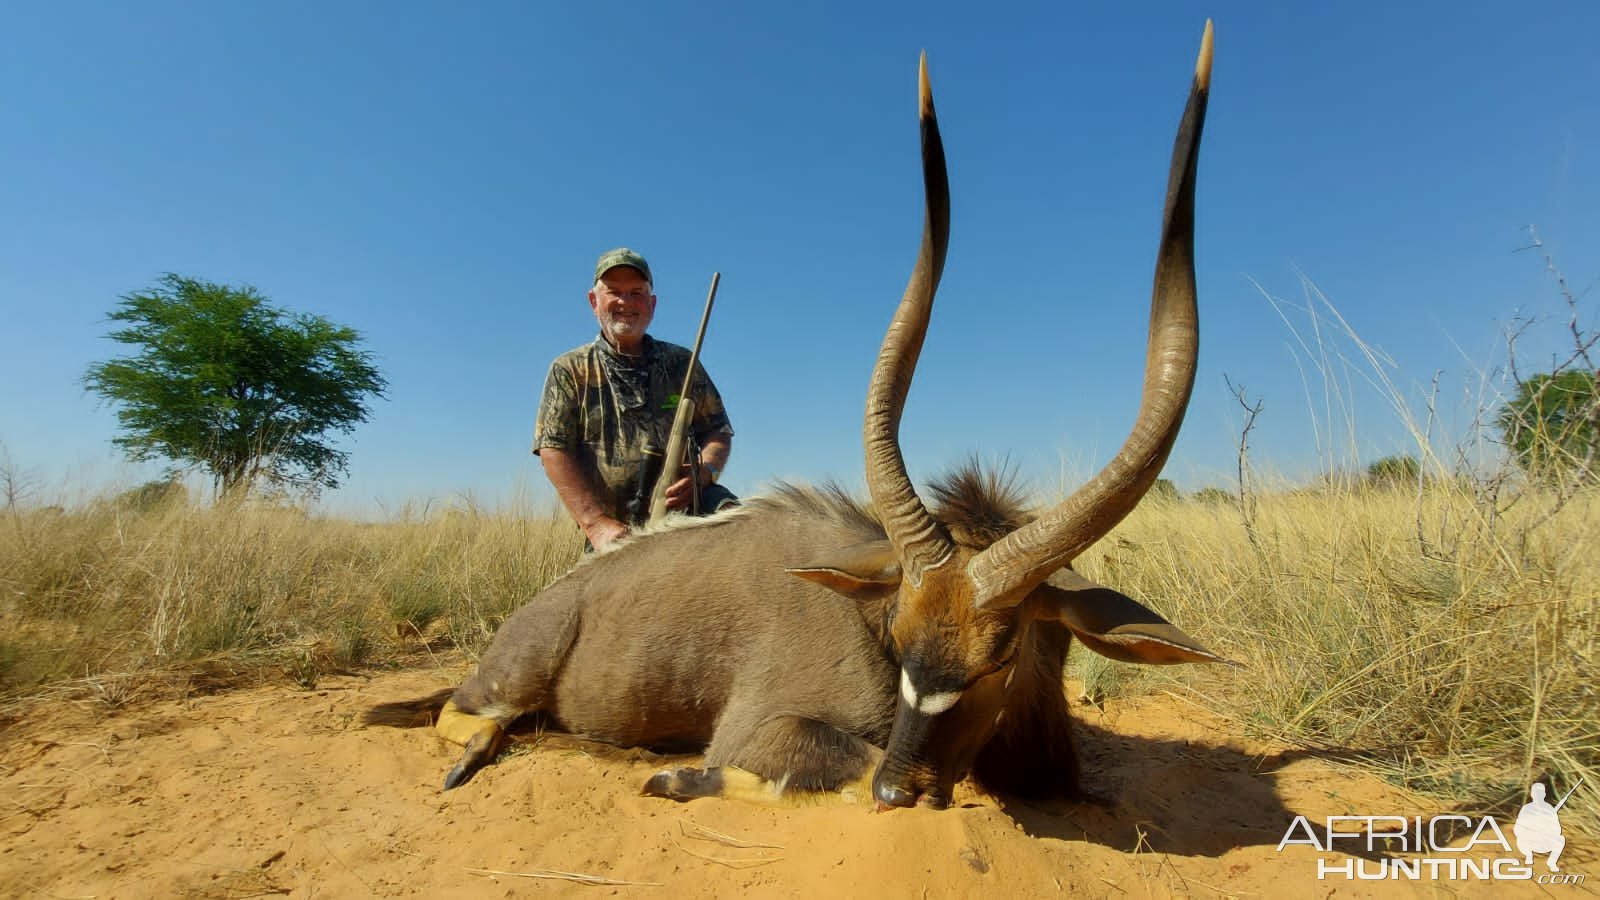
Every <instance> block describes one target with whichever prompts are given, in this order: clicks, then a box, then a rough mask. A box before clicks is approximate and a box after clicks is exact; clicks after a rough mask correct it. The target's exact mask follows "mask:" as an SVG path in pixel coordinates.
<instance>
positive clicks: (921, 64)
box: [917, 50, 933, 119]
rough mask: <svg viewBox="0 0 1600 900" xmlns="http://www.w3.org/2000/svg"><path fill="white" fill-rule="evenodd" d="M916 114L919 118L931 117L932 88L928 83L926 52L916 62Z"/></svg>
mask: <svg viewBox="0 0 1600 900" xmlns="http://www.w3.org/2000/svg"><path fill="white" fill-rule="evenodd" d="M917 114H918V116H920V117H921V118H924V119H926V118H930V117H931V116H932V115H933V87H932V86H931V85H930V84H929V83H928V51H926V50H924V51H922V58H921V59H919V60H918V61H917Z"/></svg>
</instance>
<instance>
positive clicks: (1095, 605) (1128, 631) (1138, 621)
mask: <svg viewBox="0 0 1600 900" xmlns="http://www.w3.org/2000/svg"><path fill="white" fill-rule="evenodd" d="M1029 600H1030V601H1031V602H1032V603H1033V604H1034V605H1035V606H1034V608H1035V609H1036V610H1037V611H1038V613H1037V614H1038V616H1039V618H1042V619H1054V620H1056V621H1059V622H1061V623H1062V624H1063V625H1065V626H1067V628H1069V629H1071V631H1072V633H1073V634H1074V635H1075V636H1076V637H1077V638H1078V640H1080V641H1082V642H1083V645H1084V646H1085V647H1088V648H1089V649H1090V650H1093V651H1094V652H1096V653H1098V654H1100V655H1101V656H1104V657H1106V658H1107V659H1115V660H1119V661H1121V662H1132V663H1146V664H1149V665H1167V664H1171V663H1191V662H1219V663H1227V664H1228V665H1237V663H1234V662H1232V661H1230V660H1227V659H1223V658H1222V657H1220V656H1218V655H1216V654H1215V653H1212V652H1211V651H1210V650H1207V649H1206V648H1205V647H1204V646H1203V645H1202V644H1201V643H1200V642H1199V641H1197V640H1195V639H1194V638H1192V637H1190V636H1189V635H1188V634H1186V633H1184V631H1183V629H1181V628H1179V627H1178V626H1176V625H1174V624H1172V623H1171V622H1168V621H1167V620H1166V619H1163V618H1161V617H1160V616H1159V615H1156V614H1155V613H1154V612H1151V611H1150V610H1149V609H1147V608H1146V607H1145V606H1144V605H1143V604H1141V603H1139V602H1138V601H1137V600H1134V599H1133V598H1132V597H1129V596H1128V595H1126V594H1123V593H1120V592H1118V591H1114V590H1112V589H1111V588H1108V587H1105V586H1104V585H1099V584H1095V583H1094V582H1092V581H1090V580H1089V579H1087V578H1084V577H1083V576H1082V575H1079V574H1078V573H1077V572H1074V571H1072V570H1071V569H1061V570H1060V571H1058V572H1056V573H1055V574H1053V575H1051V576H1050V578H1049V579H1048V580H1046V581H1045V583H1044V584H1042V585H1040V586H1039V587H1037V588H1035V589H1034V591H1033V594H1032V596H1030V597H1029Z"/></svg>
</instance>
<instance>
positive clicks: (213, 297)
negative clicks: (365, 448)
mask: <svg viewBox="0 0 1600 900" xmlns="http://www.w3.org/2000/svg"><path fill="white" fill-rule="evenodd" d="M108 318H109V319H110V321H112V322H118V323H122V324H123V325H124V326H125V327H122V328H119V329H117V330H114V331H112V332H111V333H110V334H109V335H107V336H108V337H109V338H110V339H111V340H114V341H117V342H118V343H122V344H128V345H130V346H132V347H136V348H138V349H137V352H136V353H135V354H134V355H132V356H129V357H125V358H122V359H113V360H110V361H108V362H100V363H95V364H93V365H91V366H90V367H89V370H88V373H87V374H86V375H85V376H84V383H85V385H86V386H87V387H88V388H89V390H91V391H93V392H95V393H98V394H99V395H100V396H101V397H103V398H104V399H106V400H107V401H109V402H111V403H112V404H114V405H116V406H117V407H118V409H117V421H118V423H119V424H120V426H121V433H120V434H119V435H118V436H117V437H115V438H113V439H112V443H114V444H116V445H117V446H119V447H121V448H122V449H123V450H124V451H125V452H126V453H127V454H128V456H129V457H131V458H132V459H135V460H140V461H143V460H152V459H158V458H165V459H167V460H171V461H172V462H173V463H174V464H175V466H176V467H177V468H185V467H191V466H198V467H201V468H204V469H205V470H207V471H208V472H210V474H211V477H212V480H213V483H214V485H215V486H216V488H217V490H218V491H219V492H221V493H223V494H226V493H230V492H233V491H235V490H238V489H241V488H244V489H248V488H249V487H251V486H252V485H254V484H256V482H257V481H258V479H259V480H265V481H266V482H268V483H270V484H272V485H274V486H277V487H281V488H286V489H289V490H293V491H299V492H305V493H309V494H313V495H314V494H316V493H317V492H318V491H320V490H321V489H322V488H324V487H337V486H338V484H339V477H340V476H342V475H343V474H344V472H345V471H346V469H347V467H348V463H349V459H348V454H346V453H345V452H343V451H341V450H338V449H335V448H334V447H332V446H330V445H329V444H328V443H327V440H326V436H327V435H328V433H329V432H332V431H339V432H346V433H348V432H350V431H351V430H352V429H354V427H355V426H356V425H357V424H359V423H361V422H365V421H366V420H367V416H368V414H369V412H370V410H369V408H368V406H367V403H366V398H367V397H369V396H370V397H382V396H383V390H384V388H385V387H386V386H387V382H386V381H385V380H384V378H383V376H381V375H380V374H379V373H378V370H377V369H376V368H375V367H374V366H373V365H372V355H371V354H370V353H368V352H366V351H365V350H362V349H361V348H360V335H359V334H357V333H356V332H355V331H354V330H352V329H350V328H345V327H343V326H339V325H334V324H333V323H332V322H329V321H328V320H327V319H324V318H322V317H321V316H314V315H305V314H291V313H289V312H286V311H284V310H281V309H276V308H274V307H272V306H270V305H268V303H267V298H266V297H263V296H262V295H261V294H260V293H258V292H257V291H256V290H255V289H254V288H252V287H248V286H246V287H242V288H233V287H229V286H227V285H219V284H212V283H210V282H206V281H199V280H196V279H193V278H184V277H182V276H179V275H173V274H168V275H166V276H165V277H163V278H162V279H161V280H160V282H159V283H158V284H157V286H156V287H154V288H152V289H151V290H148V291H143V292H139V293H132V294H128V295H126V296H124V297H123V298H122V300H121V302H120V303H119V304H118V306H117V308H116V309H115V310H114V311H113V312H112V313H111V314H110V316H109V317H108Z"/></svg>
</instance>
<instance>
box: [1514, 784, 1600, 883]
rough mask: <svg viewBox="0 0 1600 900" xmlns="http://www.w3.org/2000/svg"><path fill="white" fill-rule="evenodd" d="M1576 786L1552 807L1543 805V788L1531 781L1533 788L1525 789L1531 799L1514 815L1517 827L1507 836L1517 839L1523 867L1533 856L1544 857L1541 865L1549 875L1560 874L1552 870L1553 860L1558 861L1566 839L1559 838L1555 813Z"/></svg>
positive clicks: (1559, 809) (1530, 863)
mask: <svg viewBox="0 0 1600 900" xmlns="http://www.w3.org/2000/svg"><path fill="white" fill-rule="evenodd" d="M1578 784H1583V779H1582V778H1580V779H1578ZM1578 784H1575V785H1573V786H1572V789H1571V790H1569V791H1567V793H1566V796H1564V797H1562V798H1561V799H1560V800H1559V801H1558V802H1557V803H1556V805H1555V806H1551V805H1550V804H1549V803H1546V802H1545V799H1544V785H1542V784H1540V783H1539V782H1537V781H1535V782H1534V783H1533V787H1531V788H1529V789H1528V795H1529V796H1530V797H1532V798H1533V799H1532V800H1531V801H1529V802H1528V803H1526V804H1524V805H1523V807H1522V810H1521V811H1520V812H1518V813H1517V824H1515V825H1513V826H1511V833H1512V834H1514V835H1516V837H1517V849H1518V850H1521V851H1522V862H1523V864H1524V865H1529V866H1531V865H1533V856H1534V854H1535V853H1540V854H1543V853H1548V854H1550V858H1549V859H1547V860H1545V861H1544V864H1545V865H1546V866H1548V867H1549V869H1550V871H1552V872H1559V871H1561V869H1559V868H1558V867H1557V866H1556V860H1558V859H1560V858H1561V851H1562V850H1564V849H1566V846H1567V839H1566V838H1564V837H1562V836H1561V818H1560V817H1559V816H1558V815H1557V813H1559V812H1561V807H1563V806H1566V805H1567V798H1568V797H1571V796H1572V791H1575V790H1577V789H1578Z"/></svg>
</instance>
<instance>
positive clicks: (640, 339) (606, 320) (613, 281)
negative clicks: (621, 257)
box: [589, 266, 656, 353]
mask: <svg viewBox="0 0 1600 900" xmlns="http://www.w3.org/2000/svg"><path fill="white" fill-rule="evenodd" d="M589 308H591V309H593V310H594V317H595V320H596V321H598V322H599V323H600V333H601V334H603V335H605V336H606V339H607V340H608V341H610V342H611V344H612V345H613V346H615V347H616V348H617V349H618V350H621V351H623V352H624V353H634V352H637V351H638V350H639V348H640V347H641V346H643V344H644V334H645V331H646V330H647V329H649V327H650V320H651V319H653V318H655V314H656V295H655V294H654V293H651V290H650V282H648V281H646V280H645V277H644V274H643V273H641V272H640V271H639V270H638V269H635V268H633V267H632V266H614V267H612V268H611V269H610V270H608V271H607V272H606V273H605V274H603V275H601V276H600V283H599V284H598V285H596V286H595V288H594V290H591V291H590V292H589Z"/></svg>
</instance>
